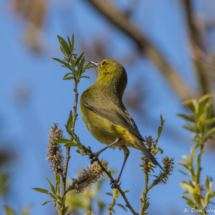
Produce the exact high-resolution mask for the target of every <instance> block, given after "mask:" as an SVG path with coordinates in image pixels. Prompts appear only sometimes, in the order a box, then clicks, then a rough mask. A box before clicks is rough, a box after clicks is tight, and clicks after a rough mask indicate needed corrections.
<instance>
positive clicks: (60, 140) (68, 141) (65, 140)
mask: <svg viewBox="0 0 215 215" xmlns="http://www.w3.org/2000/svg"><path fill="white" fill-rule="evenodd" d="M55 143H72V141H71V140H68V139H57V140H55Z"/></svg>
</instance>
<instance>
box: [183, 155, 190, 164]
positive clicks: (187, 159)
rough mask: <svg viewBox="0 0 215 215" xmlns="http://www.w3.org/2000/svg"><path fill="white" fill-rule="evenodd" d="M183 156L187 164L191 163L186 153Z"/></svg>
mask: <svg viewBox="0 0 215 215" xmlns="http://www.w3.org/2000/svg"><path fill="white" fill-rule="evenodd" d="M181 158H182V159H183V160H184V161H185V162H186V164H188V165H190V164H191V162H190V159H189V158H188V157H187V156H186V155H183V156H182V157H181Z"/></svg>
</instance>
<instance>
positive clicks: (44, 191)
mask: <svg viewBox="0 0 215 215" xmlns="http://www.w3.org/2000/svg"><path fill="white" fill-rule="evenodd" d="M32 189H33V190H36V191H37V192H40V193H46V194H48V193H49V191H48V190H46V189H42V188H38V187H34V188H32Z"/></svg>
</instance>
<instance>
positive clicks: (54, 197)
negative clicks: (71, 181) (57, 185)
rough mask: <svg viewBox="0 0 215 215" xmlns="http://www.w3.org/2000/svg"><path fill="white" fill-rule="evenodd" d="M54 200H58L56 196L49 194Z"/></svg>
mask: <svg viewBox="0 0 215 215" xmlns="http://www.w3.org/2000/svg"><path fill="white" fill-rule="evenodd" d="M48 194H49V195H50V196H51V197H52V198H53V199H55V200H56V199H57V197H56V196H55V195H53V194H52V193H48Z"/></svg>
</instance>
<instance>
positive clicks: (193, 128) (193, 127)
mask: <svg viewBox="0 0 215 215" xmlns="http://www.w3.org/2000/svg"><path fill="white" fill-rule="evenodd" d="M182 127H183V128H185V129H187V130H189V131H192V132H198V129H197V127H196V125H182Z"/></svg>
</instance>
